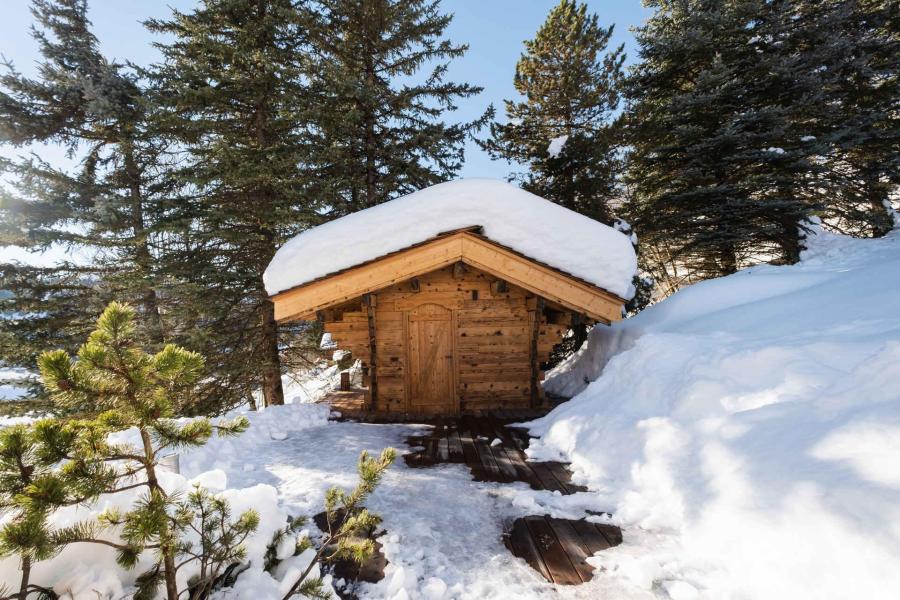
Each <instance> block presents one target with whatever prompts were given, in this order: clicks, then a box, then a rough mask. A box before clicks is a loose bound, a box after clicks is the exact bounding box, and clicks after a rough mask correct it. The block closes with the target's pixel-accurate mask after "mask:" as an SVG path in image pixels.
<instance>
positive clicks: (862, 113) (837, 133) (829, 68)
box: [793, 0, 900, 236]
mask: <svg viewBox="0 0 900 600" xmlns="http://www.w3.org/2000/svg"><path fill="white" fill-rule="evenodd" d="M793 4H795V5H796V7H797V8H796V9H795V16H794V19H793V21H794V28H795V32H796V33H795V35H796V36H797V37H801V39H802V44H803V47H802V48H801V51H806V52H810V53H812V54H814V55H815V56H816V58H817V59H818V61H819V62H818V66H817V67H816V75H817V78H818V80H819V85H820V86H821V88H822V89H823V97H824V98H825V99H826V100H827V101H826V102H824V103H822V104H821V105H819V106H816V107H811V106H807V115H808V114H809V111H810V110H811V109H813V110H815V111H816V112H818V113H819V114H820V115H821V117H820V118H819V119H818V125H819V127H818V128H816V129H815V130H813V131H810V132H808V134H807V135H813V136H816V138H817V141H818V143H819V146H820V150H821V156H822V160H823V161H825V164H826V166H827V170H826V172H825V173H826V176H825V177H824V181H823V182H822V183H821V184H820V185H821V186H822V187H824V188H825V189H827V190H828V194H827V195H826V196H825V198H824V208H825V215H824V216H825V217H826V219H827V221H828V223H829V224H830V225H832V226H836V227H838V228H840V229H842V230H843V231H845V232H848V233H856V234H865V235H875V236H880V235H884V234H885V233H887V232H888V231H890V230H891V228H892V227H893V226H894V222H893V218H892V214H891V213H892V209H891V206H890V203H889V195H890V190H891V188H892V187H894V186H897V185H898V184H900V113H898V111H897V97H898V95H900V64H898V61H897V59H896V57H897V56H898V54H900V35H898V33H897V32H898V31H900V13H898V12H897V10H896V7H895V6H892V5H891V3H890V2H885V1H883V0H851V1H846V2H845V1H826V2H806V1H800V2H794V3H793Z"/></svg>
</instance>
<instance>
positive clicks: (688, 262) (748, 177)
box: [626, 0, 820, 287]
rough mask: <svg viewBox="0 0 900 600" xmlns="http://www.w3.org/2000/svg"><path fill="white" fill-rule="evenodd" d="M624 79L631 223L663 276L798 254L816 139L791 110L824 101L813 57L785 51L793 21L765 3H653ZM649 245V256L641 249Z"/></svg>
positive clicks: (810, 196) (810, 201)
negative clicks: (637, 61) (636, 55)
mask: <svg viewBox="0 0 900 600" xmlns="http://www.w3.org/2000/svg"><path fill="white" fill-rule="evenodd" d="M653 6H654V7H655V8H656V13H655V14H654V16H653V17H651V19H649V20H648V22H647V24H646V25H644V26H643V27H641V28H639V29H638V31H637V38H638V42H639V43H640V45H641V52H640V54H641V58H642V61H641V63H640V64H638V65H637V66H636V67H635V69H634V71H633V73H632V74H631V76H630V77H629V79H628V83H627V87H626V90H627V95H628V98H629V106H628V111H627V115H626V123H627V127H628V140H629V143H630V147H631V152H630V155H629V161H628V163H629V169H628V175H627V181H628V183H629V184H630V190H629V191H630V194H629V206H628V212H629V213H630V215H629V216H630V220H631V222H632V223H634V224H635V226H636V227H637V228H638V229H639V230H640V231H641V233H642V242H643V246H644V247H645V248H648V247H649V248H650V249H652V250H650V252H653V253H655V255H656V256H655V259H656V260H655V263H656V264H655V265H653V267H652V268H651V270H652V271H653V273H654V275H656V276H657V279H661V280H664V281H665V280H669V281H670V285H674V286H675V287H677V283H673V282H672V279H673V277H674V278H676V279H677V278H679V277H683V278H685V279H686V280H687V281H692V280H696V279H702V278H706V277H715V276H719V275H723V274H728V273H732V272H734V271H735V270H737V269H738V268H739V266H741V265H744V264H747V263H748V262H753V261H758V260H760V259H761V258H766V257H769V258H772V259H780V260H784V261H788V262H790V261H794V260H796V259H797V257H798V256H799V248H800V229H799V228H800V227H801V221H802V220H803V219H804V218H805V217H806V216H807V215H808V214H809V213H810V212H811V211H812V210H814V209H815V208H816V207H817V202H818V200H817V198H816V197H815V194H814V193H811V192H813V191H814V188H813V187H811V186H809V185H808V184H809V180H810V179H811V178H812V177H814V176H815V173H816V170H817V167H816V165H815V163H814V162H813V161H812V160H811V155H812V153H813V146H812V144H811V143H810V141H809V139H808V138H804V136H803V135H802V134H801V133H800V130H801V125H802V124H801V123H800V122H799V121H798V120H797V119H795V117H796V116H797V114H798V110H800V109H801V108H802V107H801V103H802V102H803V101H806V100H809V101H818V100H817V96H818V95H819V94H820V91H818V90H817V89H816V85H815V78H814V77H812V76H811V75H810V73H812V69H811V68H810V66H809V62H810V60H811V57H810V56H809V55H808V54H806V55H796V54H792V53H790V52H782V51H780V50H779V48H780V47H781V46H782V45H785V44H786V43H788V40H786V36H787V35H788V33H787V26H788V24H789V22H790V20H789V19H788V18H787V15H786V14H784V13H780V12H778V11H777V9H776V8H774V7H773V6H771V5H769V4H768V3H765V2H761V1H759V2H758V1H756V0H738V1H735V2H725V3H722V2H703V1H698V2H688V3H664V2H659V3H656V2H654V3H653ZM647 254H648V253H645V258H646V256H647Z"/></svg>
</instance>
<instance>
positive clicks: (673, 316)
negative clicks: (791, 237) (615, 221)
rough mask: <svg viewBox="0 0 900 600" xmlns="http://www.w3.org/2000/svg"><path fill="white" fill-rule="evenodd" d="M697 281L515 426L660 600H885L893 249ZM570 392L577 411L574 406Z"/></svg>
mask: <svg viewBox="0 0 900 600" xmlns="http://www.w3.org/2000/svg"><path fill="white" fill-rule="evenodd" d="M808 246H809V249H808V250H807V251H806V252H804V254H803V260H802V262H801V263H799V264H797V265H792V266H782V267H774V266H768V265H765V266H758V267H754V268H751V269H747V270H744V271H741V272H739V273H736V274H734V275H732V276H729V277H724V278H721V279H717V280H712V281H706V282H703V283H699V284H697V285H694V286H692V287H690V288H687V289H684V290H682V291H680V292H678V293H677V294H675V295H674V296H673V297H671V298H669V299H668V300H665V301H663V302H661V303H660V304H658V305H656V306H654V307H651V308H650V309H648V310H646V311H644V312H643V313H641V314H639V315H638V316H637V317H635V318H633V319H630V320H628V321H625V322H623V323H619V324H616V325H614V326H613V327H611V328H605V327H598V328H595V329H594V330H593V331H592V332H591V335H590V337H589V341H588V345H587V347H586V348H585V349H583V350H582V351H581V352H580V353H579V354H578V355H577V356H575V357H573V358H572V359H570V360H569V361H568V362H566V363H565V364H563V365H562V366H561V367H559V368H558V369H557V370H556V371H554V372H553V373H551V374H550V375H549V376H548V381H547V384H546V385H547V388H548V389H549V390H550V391H554V392H557V393H570V394H572V393H578V395H577V396H576V397H575V398H574V399H573V400H571V401H570V402H568V403H566V404H563V405H561V406H560V407H558V408H557V409H556V410H554V411H553V412H552V413H551V414H549V415H548V416H547V417H545V418H543V419H540V420H538V421H535V422H534V423H532V424H531V430H532V433H534V434H537V435H540V436H541V439H540V440H539V441H536V442H535V443H534V444H533V445H532V448H531V454H532V455H533V456H534V457H541V458H559V457H562V458H564V459H566V460H570V461H572V465H573V468H574V469H575V472H576V479H578V480H580V481H581V482H583V483H586V484H587V485H588V486H589V487H590V488H591V489H592V490H593V491H595V492H597V494H598V502H599V503H600V504H601V505H602V506H600V507H601V508H604V509H606V510H610V511H613V512H614V518H615V522H616V523H617V524H619V525H621V526H622V527H623V528H624V530H625V543H624V544H623V545H622V546H620V547H617V548H615V549H612V550H610V551H607V552H604V553H602V554H600V555H598V556H597V557H595V558H593V559H591V561H592V562H593V564H596V565H599V566H602V567H604V568H606V569H608V572H609V574H610V576H611V577H614V578H619V579H621V580H622V581H623V582H626V583H628V584H629V585H631V586H633V587H634V588H635V589H639V588H643V589H646V590H648V591H652V592H654V593H656V594H657V595H658V596H660V597H663V598H666V597H671V598H711V599H712V598H715V599H718V598H742V599H743V598H747V599H754V598H761V599H762V598H765V599H771V598H816V599H817V600H822V599H827V598H835V599H836V598H869V599H874V598H889V597H894V596H895V593H896V592H895V590H896V589H897V588H898V586H900V525H898V524H900V311H898V306H900V232H895V233H893V234H891V235H890V236H888V237H886V238H883V239H878V240H857V239H851V238H845V237H841V236H836V235H832V234H829V233H825V232H822V231H819V232H817V233H816V234H815V235H813V236H811V238H810V239H809V244H808ZM579 392H580V393H579Z"/></svg>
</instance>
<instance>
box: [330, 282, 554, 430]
mask: <svg viewBox="0 0 900 600" xmlns="http://www.w3.org/2000/svg"><path fill="white" fill-rule="evenodd" d="M361 304H365V303H358V302H357V303H355V304H354V303H347V304H345V305H342V306H338V307H336V308H335V309H333V310H329V311H323V312H322V313H320V316H321V318H322V320H323V321H324V327H325V331H327V332H328V333H330V334H331V336H332V339H333V340H334V342H335V343H336V344H337V345H338V347H340V348H343V349H346V350H349V351H350V352H351V353H353V355H354V356H355V357H356V358H359V359H360V360H362V362H363V366H364V368H365V369H368V370H369V372H370V376H373V377H375V381H374V383H375V387H377V395H376V399H375V401H376V403H377V408H378V410H380V411H386V412H410V411H413V412H417V413H426V414H427V413H429V412H433V413H435V414H452V413H456V412H460V411H482V410H488V409H497V408H527V407H529V406H532V405H533V404H534V403H535V402H538V401H539V399H540V395H539V394H540V387H539V386H536V380H537V378H542V377H543V373H541V372H540V371H539V364H540V363H542V362H545V361H547V360H548V358H549V354H550V350H551V349H552V348H553V346H554V345H555V344H557V343H558V342H559V341H560V340H561V339H562V336H563V335H564V334H565V332H566V331H567V329H568V324H567V323H566V322H564V321H563V322H559V321H561V320H560V319H555V321H557V322H554V323H550V322H548V320H547V318H546V315H545V314H544V311H543V310H542V309H541V308H540V307H542V306H543V301H539V299H538V297H537V296H535V295H534V294H532V293H531V292H529V291H528V290H525V289H523V288H521V287H519V286H516V285H513V284H510V283H508V282H507V283H506V284H505V285H497V278H496V277H495V276H493V275H491V274H489V273H486V272H484V271H482V270H480V269H476V268H473V267H471V266H466V267H465V268H460V266H458V265H446V266H444V267H443V268H440V269H438V270H435V271H432V272H429V273H420V274H418V275H417V276H416V278H415V282H413V281H411V280H407V281H403V282H399V283H395V284H392V285H390V286H389V287H387V288H383V289H381V290H380V291H379V292H378V294H377V302H375V303H374V304H375V306H374V307H372V312H373V314H372V319H371V321H372V322H374V324H375V334H374V343H371V342H372V340H371V339H370V331H369V324H370V318H369V315H368V314H367V312H366V309H367V307H366V306H363V305H361ZM550 306H551V307H552V308H555V309H557V310H564V308H563V307H561V306H559V305H554V304H552V303H551V304H550ZM411 315H412V316H411ZM423 315H424V316H423ZM429 315H430V316H429ZM447 315H449V316H447ZM423 320H424V321H423ZM425 322H427V323H431V324H430V325H429V324H425ZM448 327H449V329H447V328H448ZM447 331H449V335H450V336H451V339H450V340H446V341H445V340H444V337H443V336H445V335H446V332H447ZM438 342H439V344H438ZM436 344H437V345H438V346H439V349H438V350H435V347H436V346H435V345H436ZM373 351H374V352H373ZM373 353H374V355H375V356H376V357H377V361H375V362H376V366H375V368H374V369H373V368H371V367H372V364H371V363H372V355H373ZM412 354H415V356H411V355H412ZM432 355H433V356H432ZM447 369H449V371H448V372H447V373H445V370H447ZM448 378H449V379H448ZM447 381H449V382H450V383H449V386H450V391H449V394H450V397H449V398H447V402H442V401H439V399H438V397H437V396H436V394H438V393H439V392H436V391H435V390H436V389H438V390H440V389H444V387H443V386H444V385H445V382H447ZM536 394H537V396H536Z"/></svg>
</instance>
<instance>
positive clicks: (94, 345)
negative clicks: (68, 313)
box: [38, 302, 258, 600]
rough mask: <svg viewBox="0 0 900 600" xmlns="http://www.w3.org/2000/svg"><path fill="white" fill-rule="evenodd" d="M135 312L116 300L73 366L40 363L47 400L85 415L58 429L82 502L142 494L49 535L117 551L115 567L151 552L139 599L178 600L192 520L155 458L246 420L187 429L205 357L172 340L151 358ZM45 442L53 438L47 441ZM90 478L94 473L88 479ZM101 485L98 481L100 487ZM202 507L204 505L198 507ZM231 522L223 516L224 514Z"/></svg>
mask: <svg viewBox="0 0 900 600" xmlns="http://www.w3.org/2000/svg"><path fill="white" fill-rule="evenodd" d="M135 318H136V311H135V310H134V309H132V308H131V307H129V306H127V305H121V304H118V303H115V302H114V303H112V304H110V305H109V307H107V309H106V310H105V311H104V312H103V314H102V315H101V316H100V319H99V320H98V321H97V329H96V330H95V331H94V332H93V333H91V335H90V337H89V338H88V341H87V342H86V343H85V344H84V345H83V346H82V347H81V348H80V349H79V351H78V355H77V360H76V359H75V358H73V357H72V356H70V355H69V354H68V353H67V352H65V351H64V350H55V351H51V352H45V353H44V354H42V355H41V357H40V359H39V361H38V366H39V368H40V372H41V377H42V379H43V382H44V385H45V386H46V388H47V391H48V392H49V394H50V396H51V398H52V399H53V401H54V402H55V403H57V404H59V405H60V407H62V408H64V409H66V410H69V411H75V412H77V413H80V414H82V415H84V418H82V419H77V420H71V421H69V422H67V423H65V424H64V425H63V426H62V429H61V431H62V432H63V433H64V434H65V435H66V436H67V439H70V440H74V448H73V449H72V450H71V453H68V452H67V453H65V458H66V459H68V460H69V461H70V462H71V466H67V467H66V468H67V469H69V470H70V471H71V472H73V473H76V474H79V475H80V476H81V477H80V480H81V481H83V482H85V483H84V484H83V485H85V486H87V487H86V488H84V490H83V496H85V498H96V496H97V495H99V493H100V492H101V491H102V492H103V493H116V492H119V491H124V490H128V489H134V488H139V489H142V490H143V495H142V496H141V497H140V499H139V500H138V502H137V503H136V504H135V505H134V507H132V509H131V510H129V511H126V512H119V511H108V512H107V513H105V514H104V515H102V517H101V522H100V524H99V525H100V526H98V524H95V523H90V522H84V523H77V524H75V525H73V526H71V527H67V528H65V529H62V530H60V531H58V532H57V533H56V534H55V539H56V541H57V543H58V544H71V543H76V542H85V543H102V544H105V545H107V546H111V547H113V548H115V549H116V550H117V551H118V554H117V560H118V562H119V563H120V564H121V565H122V566H124V567H127V568H133V567H134V566H135V564H136V563H137V560H138V557H139V555H140V554H141V553H142V552H143V551H145V550H153V551H155V553H156V555H157V561H156V564H155V565H154V567H153V568H151V570H150V571H148V572H147V573H145V574H143V575H142V576H141V577H139V578H138V579H139V581H138V584H139V588H141V589H142V590H143V591H142V594H144V595H143V596H142V597H148V598H149V597H152V596H153V595H154V594H155V588H156V586H157V585H158V584H159V583H161V582H164V584H165V589H166V596H167V598H168V600H177V598H178V589H177V585H176V572H177V570H178V566H177V565H176V558H177V557H178V556H179V555H181V554H186V553H188V552H189V550H190V547H189V546H185V544H184V543H183V541H182V539H181V532H183V531H184V530H185V529H186V528H188V527H189V526H191V524H192V523H193V521H194V517H195V515H196V512H195V510H193V509H192V505H190V504H188V505H185V504H183V503H180V502H179V501H178V498H177V497H176V496H173V495H170V494H169V493H168V492H167V491H166V490H165V489H164V488H163V486H162V484H161V482H160V479H159V477H158V469H159V462H160V459H161V458H162V457H163V456H165V455H166V453H169V452H171V451H172V450H174V449H178V448H183V447H196V446H201V445H203V444H205V443H206V442H207V441H208V440H209V438H210V437H211V436H212V435H213V433H214V432H218V433H219V435H235V434H238V433H241V432H242V431H244V430H245V429H246V428H247V426H248V425H249V423H248V421H247V419H246V418H245V417H240V418H237V419H235V420H234V421H232V422H227V423H218V424H213V423H212V422H211V421H210V420H209V419H203V418H199V419H194V420H192V421H190V422H187V423H179V422H177V421H175V420H174V418H173V417H175V416H176V415H178V414H183V413H184V412H185V406H186V405H188V404H190V403H192V402H194V401H195V400H196V397H197V382H198V380H199V378H200V376H201V375H202V373H203V358H202V357H201V356H200V355H199V354H197V353H194V352H190V351H188V350H185V349H183V348H180V347H178V346H174V345H172V344H168V345H166V346H165V347H164V348H163V349H162V350H160V351H159V352H158V353H156V354H153V355H151V354H147V353H146V352H144V351H143V349H142V348H141V347H140V346H139V345H138V342H137V338H136V333H137V332H136V323H135ZM129 428H135V429H136V431H137V433H138V434H139V436H140V442H139V444H138V445H137V446H136V447H135V446H131V445H129V444H120V443H113V442H110V440H109V434H110V433H113V432H116V431H122V430H125V429H129ZM48 439H50V440H52V439H54V437H53V436H48ZM91 472H96V473H98V474H99V475H100V476H94V477H90V476H89V474H90V473H91ZM97 482H102V486H101V488H102V489H98V488H97V487H96V486H97ZM201 504H202V503H201ZM222 518H223V519H224V520H227V516H223V517H222ZM256 522H258V518H257V517H255V516H254V515H253V514H246V515H243V516H242V517H241V518H240V519H238V522H237V523H236V524H235V525H234V527H235V528H236V531H237V534H236V535H238V536H240V533H241V532H242V531H245V530H248V529H251V530H252V529H253V528H255V523H256ZM101 526H103V527H109V526H115V527H118V528H120V530H119V537H120V540H119V541H116V540H109V539H103V537H102V535H101V534H102V531H103V527H101Z"/></svg>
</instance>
